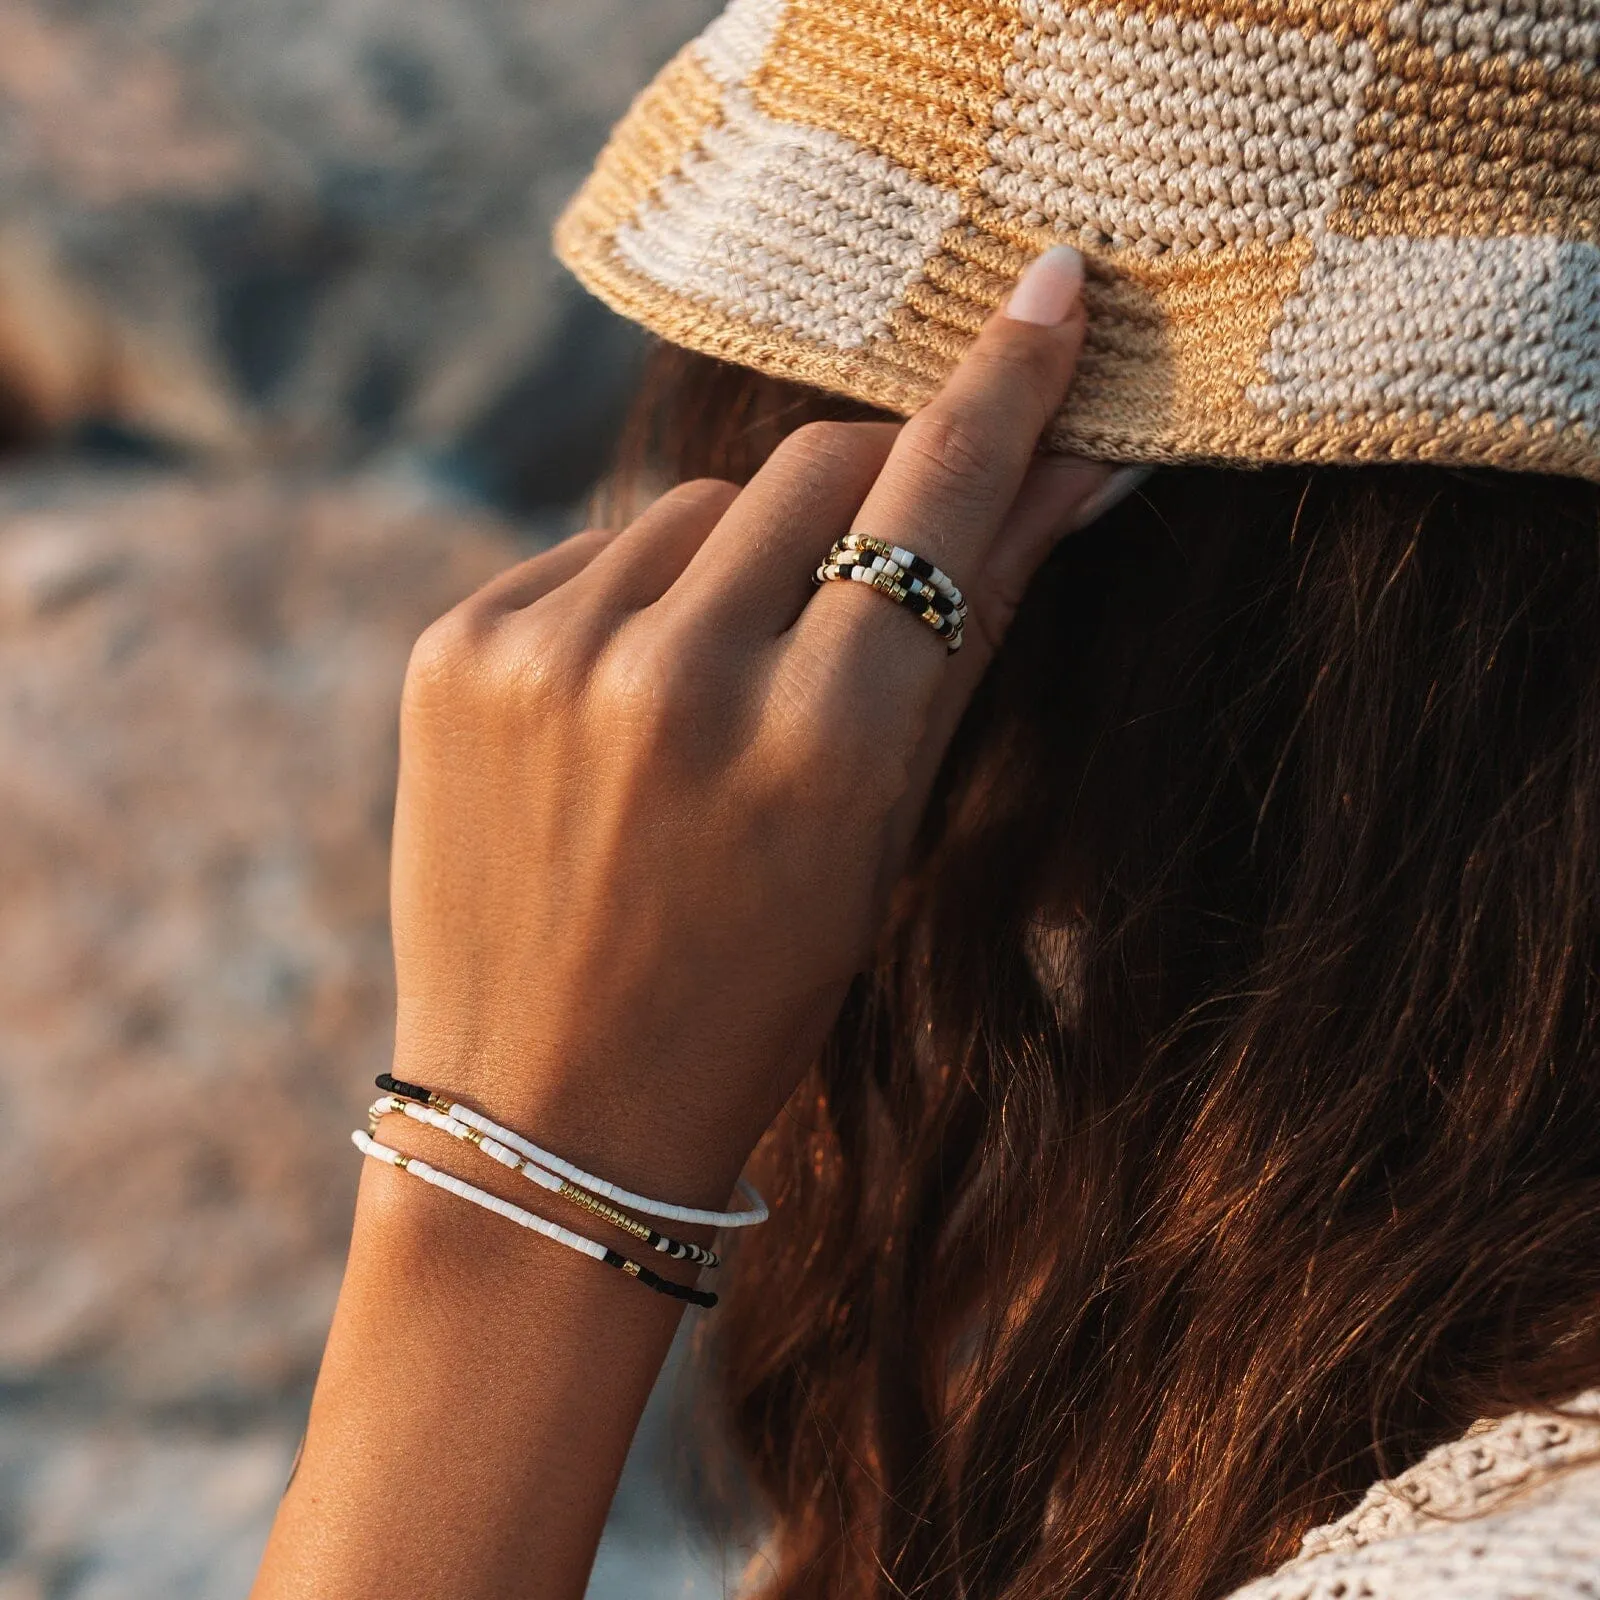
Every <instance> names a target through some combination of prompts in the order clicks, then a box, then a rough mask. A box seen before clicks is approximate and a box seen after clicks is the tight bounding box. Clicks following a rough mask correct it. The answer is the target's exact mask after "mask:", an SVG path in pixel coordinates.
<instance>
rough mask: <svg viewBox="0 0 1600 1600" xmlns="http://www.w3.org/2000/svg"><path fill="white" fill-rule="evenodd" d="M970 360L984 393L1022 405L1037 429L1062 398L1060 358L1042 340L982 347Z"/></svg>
mask: <svg viewBox="0 0 1600 1600" xmlns="http://www.w3.org/2000/svg"><path fill="white" fill-rule="evenodd" d="M969 359H970V361H971V363H972V366H973V369H974V372H975V373H976V376H977V378H978V382H979V383H980V384H981V385H982V387H983V388H984V389H985V390H987V391H988V392H989V393H991V394H999V395H1005V396H1007V397H1008V398H1009V399H1011V400H1012V401H1013V403H1015V402H1021V403H1022V404H1023V405H1025V406H1026V407H1027V408H1028V410H1029V412H1030V413H1033V414H1035V415H1036V416H1037V418H1038V421H1039V425H1040V426H1042V425H1043V421H1044V418H1045V417H1046V416H1048V415H1049V413H1050V412H1051V411H1052V410H1053V409H1054V408H1055V406H1056V404H1057V403H1058V402H1059V400H1060V398H1061V392H1062V378H1063V374H1062V371H1061V357H1060V354H1059V352H1058V351H1057V350H1056V349H1055V348H1054V347H1053V346H1052V345H1051V344H1050V343H1049V342H1047V341H1045V340H1042V339H1034V338H1027V337H1023V338H1015V337H1012V338H1008V339H1004V340H999V341H995V342H993V343H982V344H979V345H978V346H977V347H976V348H975V349H974V350H973V352H972V354H971V356H970V357H969Z"/></svg>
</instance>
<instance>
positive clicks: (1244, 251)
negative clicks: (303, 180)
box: [556, 0, 1600, 480]
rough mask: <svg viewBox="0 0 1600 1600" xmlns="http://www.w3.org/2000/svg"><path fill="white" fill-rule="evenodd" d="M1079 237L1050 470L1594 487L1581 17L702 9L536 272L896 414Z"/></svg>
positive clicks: (1499, 3) (814, 3)
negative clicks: (575, 282) (1106, 466)
mask: <svg viewBox="0 0 1600 1600" xmlns="http://www.w3.org/2000/svg"><path fill="white" fill-rule="evenodd" d="M1060 242H1065V243H1070V244H1074V245H1077V246H1078V247H1079V248H1080V249H1082V250H1083V251H1084V252H1085V254H1086V256H1087V257H1088V262H1089V281H1088V285H1087V289H1086V295H1087V300H1088V308H1089V316H1090V331H1089V338H1088V343H1087V346H1086V349H1085V351H1084V356H1083V360H1082V363H1081V367H1080V371H1079V376H1078V379H1077V381H1076V383H1075V385H1074V388H1073V392H1072V395H1071V398H1070V400H1069V402H1068V404H1067V406H1066V408H1065V410H1064V411H1063V413H1062V414H1061V416H1060V417H1059V418H1058V420H1057V423H1056V425H1055V427H1054V429H1053V431H1052V434H1051V443H1052V444H1053V445H1054V446H1055V447H1057V448H1063V449H1071V450H1076V451H1080V452H1082V453H1084V454H1087V455H1092V456H1100V457H1105V458H1108V459H1115V460H1125V461H1175V460H1210V461H1228V462H1246V463H1249V462H1270V461H1319V462H1355V461H1374V460H1409V461H1432V462H1441V463H1451V464H1480V465H1491V466H1500V467H1507V468H1517V469H1523V470H1529V471H1546V472H1557V473H1566V474H1571V475H1576V476H1582V477H1588V478H1593V479H1596V480H1600V0H1450V3H1431V0H1148V3H1147V4H1145V5H1143V6H1135V5H1129V4H1107V3H1105V0H1089V3H1080V4H1071V3H1068V0H733V4H732V5H730V6H729V7H728V9H727V10H726V11H725V12H724V13H723V14H722V15H721V16H720V17H719V18H718V19H717V20H716V21H715V22H714V23H713V24H712V25H711V27H710V29H708V30H707V32H706V33H704V34H703V35H702V36H701V37H700V38H699V39H697V40H695V41H693V42H692V43H691V44H689V45H688V46H687V47H686V48H685V49H684V50H683V51H682V52H680V54H679V55H678V56H677V57H676V59H675V60H673V61H672V62H671V63H670V64H669V65H668V66H667V67H666V68H665V69H664V70H663V71H662V73H661V74H660V76H659V77H658V78H657V79H656V81H655V82H654V83H653V84H652V85H651V86H650V87H649V88H648V89H646V90H645V92H644V93H643V94H642V95H641V96H640V97H639V99H638V100H637V102H636V103H635V104H634V106H633V109H632V110H631V111H630V112H629V113H628V115H627V116H626V117H625V118H624V120H623V121H622V123H621V124H619V126H618V127H617V129H616V131H615V133H614V134H613V136H612V139H611V142H610V143H609V145H608V146H607V148H606V150H605V151H604V153H603V154H602V155H601V157H600V160H599V162H598V164H597V166H596V168H595V170H594V172H593V174H592V175H591V177H590V178H589V180H588V182H587V183H586V184H585V185H584V187H583V188H582V189H581V190H580V192H579V193H578V195H577V196H576V198H575V199H574V200H573V202H572V204H571V205H570V207H569V208H568V210H567V211H566V213H565V215H564V216H563V218H562V219H561V222H560V224H559V225H558V228H557V234H556V243H557V250H558V253H559V254H560V255H561V257H562V259H563V260H564V261H566V263H567V264H568V265H569V266H570V267H571V268H572V270H573V271H574V272H575V273H577V275H578V276H579V278H581V279H582V280H583V281H584V282H585V283H586V284H587V285H588V286H589V287H590V288H591V289H592V290H594V292H596V293H597V294H599V295H600V296H601V297H602V298H603V299H605V300H607V301H608V302H609V303H610V304H611V305H612V306H614V307H615V308H616V309H617V310H619V311H620V312H622V313H623V314H624V315H625V316H628V317H631V318H633V319H634V320H636V321H638V322H642V323H644V324H645V325H646V326H647V327H649V328H651V329H653V330H654V331H655V332H657V333H659V334H661V335H662V336H663V337H665V338H667V339H670V340H673V341H675V342H677V343H680V344H684V345H687V346H689V347H691V348H693V349H697V350H701V351H705V352H707V353H709V354H712V355H716V356H721V357H724V358H725V359H728V360H732V361H736V362H740V363H744V364H746V365H749V366H753V367H756V368H759V369H760V370H762V371H765V372H769V373H772V374H775V375H777V376H781V377H785V378H791V379H795V380H798V381H800V382H803V383H808V384H812V385H814V386H817V387H819V388H823V389H828V390H833V391H836V392H839V393H843V394H847V395H851V396H854V397H855V398H858V399H861V400H865V401H868V402H871V403H873V404H876V405H880V406H883V407H885V408H887V409H889V410H891V411H897V412H900V413H902V414H908V413H910V412H911V411H913V410H915V409H916V408H917V407H918V406H920V405H921V404H922V403H923V402H924V401H925V400H927V398H928V397H929V396H930V395H931V394H932V392H933V391H934V390H935V389H936V388H937V386H938V384H939V383H940V381H941V380H942V378H943V377H944V375H945V374H946V373H947V372H948V371H949V369H950V367H951V366H952V365H953V364H954V363H955V361H956V360H957V359H958V358H959V357H960V355H961V353H962V351H963V350H964V349H965V347H966V345H967V344H968V343H969V342H970V340H971V338H972V336H973V334H974V333H975V331H976V330H977V328H978V326H979V324H980V323H981V322H982V320H983V318H984V317H985V316H986V315H987V313H988V312H989V311H990V310H991V309H993V307H994V306H996V305H997V304H998V303H999V302H1000V300H1001V299H1002V298H1003V297H1004V295H1005V294H1006V292H1007V290H1008V289H1009V288H1010V286H1011V284H1012V283H1014V282H1015V280H1016V278H1017V276H1018V274H1019V273H1020V272H1021V270H1022V268H1023V267H1024V266H1026V264H1027V263H1028V262H1029V261H1030V260H1031V259H1032V258H1033V257H1034V256H1035V255H1037V254H1039V253H1040V252H1041V251H1042V250H1044V249H1046V248H1047V247H1048V246H1050V245H1051V244H1055V243H1060Z"/></svg>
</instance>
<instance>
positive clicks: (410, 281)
mask: <svg viewBox="0 0 1600 1600" xmlns="http://www.w3.org/2000/svg"><path fill="white" fill-rule="evenodd" d="M716 6H717V0H651V4H649V5H648V6H641V5H639V4H638V0H584V3H583V4H581V5H579V4H577V3H575V0H568V3H553V0H547V3H533V4H530V3H528V0H456V3H455V4H452V5H450V6H445V7H442V6H440V5H438V4H437V3H436V0H377V3H374V0H317V3H315V4H313V3H311V0H250V3H248V4H246V3H244V0H70V3H69V0H0V196H3V199H0V388H4V389H8V390H10V391H11V392H12V394H13V396H14V398H15V400H16V402H18V403H16V404H14V405H13V409H14V410H17V409H20V410H21V412H22V413H23V414H24V415H25V416H26V417H28V418H29V419H31V421H32V423H33V425H34V426H35V427H36V428H38V429H43V430H45V431H54V432H55V433H57V434H59V433H61V432H62V431H64V430H65V431H70V430H71V429H72V428H73V427H75V426H78V425H80V424H82V423H84V422H85V421H99V422H111V423H114V424H115V425H116V426H117V427H118V428H120V429H124V430H128V431H133V432H142V433H145V434H148V435H150V436H152V437H154V438H156V439H159V440H163V441H166V442H169V443H172V444H176V445H180V446H182V447H183V448H185V449H186V450H188V451H190V452H193V453H195V454H196V455H198V456H200V457H202V458H206V459H229V460H241V459H245V460H258V461H260V460H275V461H285V460H288V461H296V462H325V461H329V460H349V459H351V458H354V457H357V456H362V455H365V454H368V453H370V452H372V451H374V450H378V449H388V448H393V447H395V446H397V445H400V446H405V447H408V448H412V449H415V450H419V451H423V452H427V453H430V454H444V455H448V454H450V453H451V451H452V450H453V449H454V448H455V447H456V446H457V444H458V441H462V440H466V441H467V442H468V445H469V448H468V450H467V452H466V464H467V467H468V468H469V469H470V470H475V471H478V472H479V473H480V474H481V475H482V476H483V478H484V480H485V481H486V482H490V483H492V484H500V483H514V484H515V486H516V493H517V494H518V495H520V496H521V498H522V501H523V503H526V504H533V503H538V504H555V503H557V502H558V501H559V500H560V499H561V498H562V497H563V496H564V495H565V494H566V493H568V492H569V491H570V485H569V484H568V483H566V482H565V481H560V482H553V483H552V484H551V485H550V486H548V487H546V486H545V485H544V484H543V482H542V480H541V479H540V478H539V475H538V473H537V472H533V471H530V470H529V467H528V464H527V463H526V462H525V461H524V460H522V459H521V457H522V456H524V455H525V454H526V453H527V452H528V450H529V448H530V435H529V434H528V433H526V432H519V430H518V429H516V428H515V427H512V428H510V429H507V428H506V427H505V426H504V421H505V418H506V415H507V407H508V406H509V407H510V408H511V415H512V417H513V419H514V418H515V417H516V416H517V415H519V414H521V413H520V412H519V410H518V407H519V406H520V407H521V408H522V409H524V410H526V412H527V414H528V415H529V416H530V417H535V418H536V417H538V416H539V415H541V414H547V413H548V412H549V411H550V410H551V409H552V405H553V404H555V405H557V406H559V404H560V401H561V398H562V395H563V393H564V392H565V391H566V390H567V389H568V387H569V386H570V383H571V379H570V373H571V354H570V352H571V350H572V348H573V346H574V343H575V341H577V342H579V343H580V344H581V346H583V347H586V348H587V350H588V353H589V358H590V366H591V369H592V370H590V371H588V372H587V373H586V374H585V375H584V378H583V387H584V389H585V394H586V397H587V398H586V399H585V403H586V404H587V405H591V406H593V407H594V409H595V412H596V414H599V413H604V415H605V416H606V417H608V418H610V417H614V415H615V412H616V409H617V406H618V404H619V403H620V398H621V394H622V392H623V390H624V389H625V387H626V385H627V383H628V381H629V374H630V371H631V364H632V359H633V354H634V352H635V350H636V349H637V341H635V340H630V339H626V338H624V337H623V336H622V335H621V334H620V333H616V332H611V333H607V334H605V335H602V336H599V337H594V336H593V335H592V334H590V333H589V332H588V331H587V330H589V329H591V328H592V326H593V323H592V319H593V317H594V313H593V312H592V311H590V310H585V309H579V307H580V306H581V305H582V301H581V298H580V296H579V294H578V292H577V290H576V289H575V287H573V286H572V285H571V284H570V283H569V282H568V281H567V280H566V279H565V277H564V275H563V274H562V273H561V272H560V271H559V269H558V268H557V267H556V266H555V264H554V262H553V260H552V259H551V257H550V253H549V247H548V235H549V229H550V224H551V222H552V220H553V217H554V214H555V211H556V209H557V208H558V207H559V205H560V204H561V202H562V201H563V200H564V199H565V198H566V196H567V195H568V194H569V193H570V192H571V191H572V190H573V189H574V188H575V187H576V186H577V183H578V181H579V179H580V178H581V176H582V174H583V172H584V170H585V168H586V167H587V164H588V162H589V161H590V159H591V158H592V156H593V154H594V152H595V151H596V150H597V149H598V147H599V145H600V143H601V141H602V139H603V138H604V136H605V133H606V131H607V129H608V128H609V126H610V124H611V123H612V122H613V121H614V120H615V118H616V117H617V116H618V115H619V114H620V112H621V111H622V110H623V108H624V107H625V106H626V104H627V101H628V100H629V98H630V97H631V96H632V94H633V93H634V92H635V91H636V90H637V89H638V88H639V87H640V85H641V84H642V83H643V82H644V81H645V80H646V79H647V78H648V77H649V75H650V74H651V72H652V71H653V70H654V68H655V67H656V66H657V65H658V64H659V63H660V62H661V61H662V60H664V59H665V57H666V56H667V55H668V54H669V53H670V52H671V50H672V49H674V48H675V47H676V46H677V45H678V44H680V43H681V42H682V41H683V40H684V39H686V38H687V37H689V36H690V35H691V34H692V33H693V32H695V31H696V30H697V29H698V27H700V26H701V25H702V24H703V23H704V21H705V20H706V19H707V18H708V17H709V16H710V15H711V14H712V12H713V11H714V10H715V9H716ZM596 399H598V400H601V401H603V404H596ZM0 425H3V423H0ZM531 444H532V447H533V448H534V449H536V448H537V436H533V437H532V438H531ZM491 447H492V449H493V450H495V451H497V452H498V454H496V455H494V457H493V459H491V460H489V461H487V462H485V461H484V460H483V459H482V456H483V452H484V451H485V449H487V448H491ZM546 459H547V460H548V461H549V462H550V463H551V466H552V470H556V469H558V468H559V467H560V464H561V462H562V460H563V456H562V454H561V452H559V451H552V452H550V453H549V454H548V455H547V457H546ZM556 476H557V478H558V479H559V478H560V473H559V471H557V472H556Z"/></svg>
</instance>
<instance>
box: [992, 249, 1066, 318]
mask: <svg viewBox="0 0 1600 1600" xmlns="http://www.w3.org/2000/svg"><path fill="white" fill-rule="evenodd" d="M1082 292H1083V257H1082V256H1081V255H1079V253H1078V252H1077V251H1076V250H1074V249H1073V248H1072V246H1071V245H1070V244H1058V245H1054V246H1052V247H1051V248H1050V249H1049V250H1046V251H1045V253H1044V254H1043V255H1042V256H1040V257H1039V258H1038V260H1036V261H1031V262H1029V264H1028V267H1027V270H1026V271H1025V272H1024V273H1023V274H1022V276H1021V277H1020V278H1018V279H1017V286H1016V288H1014V289H1013V290H1012V291H1011V297H1010V299H1008V300H1007V301H1006V315H1007V316H1008V317H1010V318H1011V320H1012V321H1013V322H1035V323H1038V325H1039V326H1040V327H1041V328H1054V327H1056V326H1057V325H1058V324H1060V323H1063V322H1065V321H1066V320H1067V313H1068V312H1069V311H1071V310H1072V308H1073V306H1074V305H1075V304H1076V303H1077V299H1078V296H1079V295H1080V294H1082Z"/></svg>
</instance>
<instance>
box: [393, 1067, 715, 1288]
mask: <svg viewBox="0 0 1600 1600" xmlns="http://www.w3.org/2000/svg"><path fill="white" fill-rule="evenodd" d="M391 1112H399V1113H400V1114H401V1115H402V1116H406V1117H409V1118H410V1119H411V1120H412V1121H413V1122H421V1123H425V1124H427V1126H428V1127H430V1128H437V1129H438V1130H439V1131H440V1132H441V1133H448V1134H449V1135H450V1136H451V1138H453V1139H460V1140H462V1141H463V1142H464V1143H466V1144H472V1145H476V1146H477V1147H478V1148H479V1149H480V1150H481V1151H483V1153H484V1154H485V1155H486V1156H489V1157H491V1158H492V1159H493V1160H495V1161H498V1162H499V1163H500V1165H501V1166H503V1167H510V1168H511V1170H512V1171H513V1172H520V1173H521V1174H522V1175H523V1177H525V1178H527V1179H529V1180H530V1181H532V1182H533V1183H536V1184H538V1185H539V1187H540V1188H541V1189H547V1190H549V1192H550V1193H551V1194H558V1195H560V1196H561V1197H562V1199H564V1200H570V1201H571V1202H572V1203H573V1204H574V1205H578V1206H582V1207H583V1209H584V1210H585V1211H587V1212H589V1213H590V1214H591V1215H593V1216H597V1217H600V1218H603V1219H604V1220H605V1221H606V1222H609V1223H611V1225H612V1226H613V1227H617V1228H621V1229H622V1231H623V1232H624V1233H628V1234H631V1235H632V1236H633V1237H634V1238H635V1239H638V1240H641V1241H642V1242H643V1243H645V1244H647V1245H649V1246H650V1248H651V1249H652V1250H657V1251H659V1252H660V1253H661V1254H662V1255H664V1256H670V1257H671V1258H672V1259H673V1260H674V1261H692V1262H694V1263H695V1265H696V1266H701V1267H716V1266H720V1265H721V1264H722V1263H721V1258H720V1257H719V1256H718V1255H717V1252H716V1251H715V1250H708V1249H706V1247H705V1246H704V1245H698V1244H688V1243H686V1242H685V1241H684V1240H682V1239H669V1238H668V1237H667V1236H666V1235H665V1234H664V1233H658V1232H657V1231H656V1230H655V1229H654V1228H652V1227H650V1226H649V1225H648V1224H647V1223H643V1222H640V1221H639V1220H638V1219H637V1218H635V1217H630V1216H629V1215H628V1214H627V1213H626V1212H625V1211H620V1210H618V1208H617V1207H616V1206H614V1205H611V1204H610V1203H609V1202H608V1201H605V1200H601V1199H599V1198H598V1197H597V1196H595V1195H592V1194H590V1193H589V1191H588V1190H587V1189H581V1188H579V1187H578V1185H577V1184H575V1183H573V1182H571V1181H570V1180H569V1179H567V1178H560V1177H557V1176H556V1174H555V1173H553V1172H546V1171H545V1170H544V1168H543V1167H538V1166H535V1165H534V1164H533V1162H531V1161H528V1160H525V1159H524V1158H523V1157H522V1156H520V1155H518V1154H517V1152H516V1151H515V1150H513V1149H512V1148H511V1147H510V1146H509V1145H506V1144H502V1143H501V1142H500V1141H499V1140H498V1139H496V1138H494V1137H493V1136H492V1135H490V1134H487V1133H480V1132H479V1131H478V1130H477V1129H476V1128H473V1127H470V1126H469V1125H468V1124H467V1123H465V1122H462V1121H461V1120H460V1119H459V1118H458V1117H452V1116H450V1115H449V1114H448V1113H447V1112H444V1111H436V1110H435V1109H434V1108H433V1107H432V1106H425V1105H420V1104H419V1103H418V1102H417V1101H415V1100H406V1099H404V1098H402V1097H401V1096H400V1095H397V1094H386V1095H384V1096H383V1097H382V1098H381V1099H379V1100H374V1101H373V1102H372V1104H371V1105H370V1106H369V1107H368V1108H367V1132H368V1133H369V1134H371V1133H376V1132H377V1131H378V1122H379V1119H380V1118H382V1117H386V1116H388V1115H389V1114H390V1113H391Z"/></svg>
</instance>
